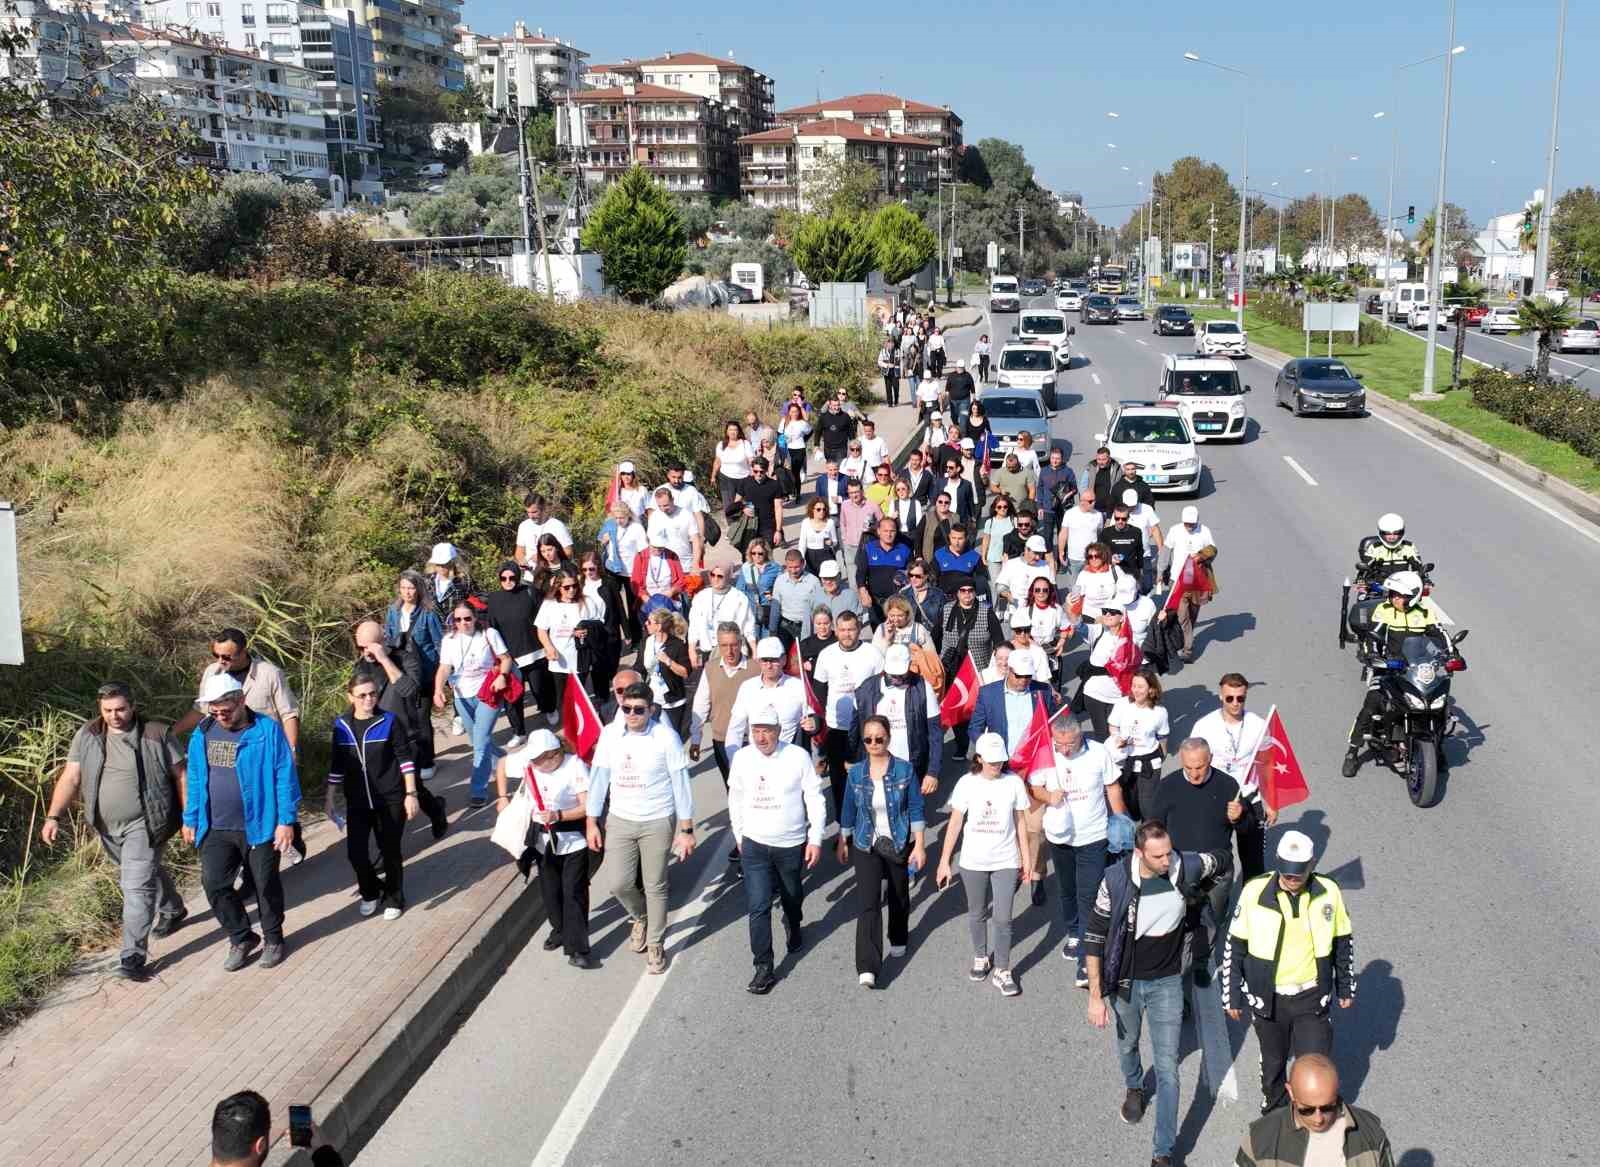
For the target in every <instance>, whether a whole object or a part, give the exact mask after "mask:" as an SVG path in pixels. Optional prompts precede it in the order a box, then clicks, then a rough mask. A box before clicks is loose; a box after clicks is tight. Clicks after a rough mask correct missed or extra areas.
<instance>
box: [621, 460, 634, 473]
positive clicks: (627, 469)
mask: <svg viewBox="0 0 1600 1167" xmlns="http://www.w3.org/2000/svg"><path fill="white" fill-rule="evenodd" d="M617 473H618V474H632V473H633V463H632V462H618V463H617Z"/></svg>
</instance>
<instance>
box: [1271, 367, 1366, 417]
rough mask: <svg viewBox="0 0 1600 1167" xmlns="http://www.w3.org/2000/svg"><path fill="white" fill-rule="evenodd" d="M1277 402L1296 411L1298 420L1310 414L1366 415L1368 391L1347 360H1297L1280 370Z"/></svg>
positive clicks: (1274, 392)
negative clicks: (1345, 361)
mask: <svg viewBox="0 0 1600 1167" xmlns="http://www.w3.org/2000/svg"><path fill="white" fill-rule="evenodd" d="M1273 402H1274V404H1277V405H1282V406H1285V407H1286V408H1288V409H1291V410H1293V411H1294V415H1295V416H1296V417H1304V416H1305V415H1306V414H1308V413H1343V414H1352V413H1353V414H1364V413H1366V411H1367V390H1366V387H1365V386H1364V385H1362V384H1361V381H1360V380H1359V379H1358V378H1357V377H1356V376H1355V375H1354V374H1353V373H1351V372H1350V369H1349V368H1348V366H1346V365H1345V363H1344V362H1343V361H1338V360H1330V359H1329V358H1327V357H1296V358H1295V359H1294V360H1292V361H1287V362H1285V363H1284V366H1283V368H1282V369H1281V370H1279V372H1278V381H1277V384H1276V385H1274V386H1273Z"/></svg>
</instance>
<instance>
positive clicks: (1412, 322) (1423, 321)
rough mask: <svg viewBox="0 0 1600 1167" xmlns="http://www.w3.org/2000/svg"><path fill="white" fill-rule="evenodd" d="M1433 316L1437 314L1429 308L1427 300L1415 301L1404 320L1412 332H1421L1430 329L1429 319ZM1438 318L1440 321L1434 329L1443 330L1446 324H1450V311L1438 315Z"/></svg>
mask: <svg viewBox="0 0 1600 1167" xmlns="http://www.w3.org/2000/svg"><path fill="white" fill-rule="evenodd" d="M1433 315H1435V312H1434V311H1433V309H1432V308H1430V307H1429V306H1428V302H1427V301H1426V300H1423V301H1413V302H1412V304H1411V307H1409V308H1407V309H1406V311H1405V316H1404V317H1403V319H1404V320H1405V322H1406V327H1407V328H1409V329H1410V330H1411V331H1412V332H1420V331H1421V330H1422V329H1425V328H1427V327H1428V317H1430V316H1433ZM1437 316H1438V317H1439V319H1438V321H1437V322H1436V323H1435V324H1434V328H1436V329H1438V328H1443V327H1444V326H1445V324H1446V323H1448V322H1449V319H1450V310H1449V309H1448V308H1446V309H1444V310H1443V311H1441V312H1439V313H1437Z"/></svg>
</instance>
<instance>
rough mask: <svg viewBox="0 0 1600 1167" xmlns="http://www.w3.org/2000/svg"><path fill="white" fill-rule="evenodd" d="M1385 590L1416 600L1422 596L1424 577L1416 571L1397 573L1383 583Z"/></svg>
mask: <svg viewBox="0 0 1600 1167" xmlns="http://www.w3.org/2000/svg"><path fill="white" fill-rule="evenodd" d="M1383 590H1384V591H1386V592H1393V593H1397V594H1399V595H1402V596H1404V597H1405V598H1406V599H1408V600H1414V599H1416V598H1417V597H1418V596H1420V595H1421V594H1422V577H1421V576H1420V575H1418V574H1417V573H1416V572H1414V571H1397V572H1395V573H1394V574H1393V575H1391V576H1390V577H1389V578H1388V579H1386V580H1384V581H1383Z"/></svg>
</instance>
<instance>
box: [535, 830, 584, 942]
mask: <svg viewBox="0 0 1600 1167" xmlns="http://www.w3.org/2000/svg"><path fill="white" fill-rule="evenodd" d="M541 837H543V833H542V832H541ZM589 854H590V852H589V849H588V848H587V847H585V848H584V849H583V850H582V851H574V852H572V854H570V855H557V854H556V853H555V852H553V851H549V852H546V853H545V854H544V855H543V856H542V857H541V860H540V863H539V888H540V890H541V891H542V892H543V893H544V910H545V913H546V915H548V916H549V917H550V931H551V932H552V933H554V934H559V935H560V937H561V950H562V951H563V952H565V953H566V954H567V955H568V956H587V955H589V877H590V874H591V871H590V865H589Z"/></svg>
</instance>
